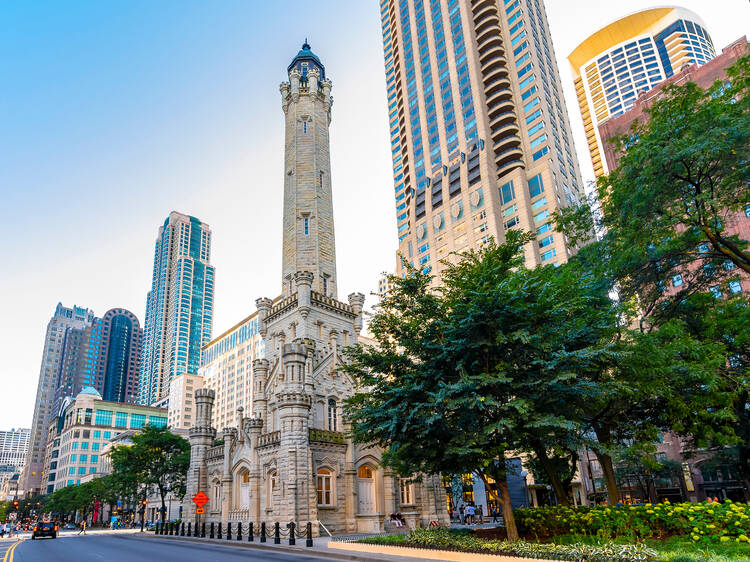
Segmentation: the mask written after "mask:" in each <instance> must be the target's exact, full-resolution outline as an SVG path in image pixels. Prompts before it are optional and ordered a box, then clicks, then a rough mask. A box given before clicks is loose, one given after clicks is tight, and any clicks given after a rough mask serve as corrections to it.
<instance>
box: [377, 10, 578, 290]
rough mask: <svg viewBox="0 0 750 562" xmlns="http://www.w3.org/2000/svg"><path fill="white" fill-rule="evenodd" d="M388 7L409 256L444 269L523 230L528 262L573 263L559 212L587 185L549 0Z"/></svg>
mask: <svg viewBox="0 0 750 562" xmlns="http://www.w3.org/2000/svg"><path fill="white" fill-rule="evenodd" d="M380 7H381V16H382V19H381V22H382V27H383V48H384V55H385V71H386V87H387V96H388V112H389V118H390V134H391V149H392V154H393V174H394V185H395V198H396V212H397V222H398V238H399V251H400V253H401V255H402V256H403V257H404V258H405V259H406V261H408V262H410V263H411V264H413V265H414V266H415V267H417V268H419V269H422V270H425V271H431V272H432V273H433V274H439V273H440V269H441V263H440V261H441V260H443V259H444V258H446V257H447V256H448V254H449V253H450V252H452V251H461V250H465V249H468V248H475V247H477V246H479V245H481V244H482V243H483V242H484V241H486V240H488V239H489V237H494V238H495V239H496V240H498V241H502V240H504V238H505V232H506V231H507V230H509V229H523V230H526V231H531V232H535V233H537V239H536V240H535V241H533V242H530V243H529V244H528V245H527V247H526V249H525V255H526V264H527V265H529V266H534V265H537V264H555V263H557V264H559V263H563V262H565V261H566V260H567V259H568V257H569V255H570V254H571V253H572V251H573V249H572V248H570V247H569V246H568V244H567V243H566V240H565V238H564V237H563V235H562V234H559V233H557V232H554V230H553V228H552V224H551V222H550V215H551V214H552V213H553V212H554V211H555V210H556V209H558V208H560V207H565V206H567V205H570V204H574V203H576V202H577V201H578V200H579V199H580V198H581V197H582V189H583V187H582V185H583V184H582V182H581V177H580V170H579V166H578V161H577V159H576V155H575V150H574V148H573V140H572V136H571V133H570V123H569V121H568V112H567V109H566V106H565V100H564V99H563V95H562V88H561V85H560V76H559V72H558V69H557V65H556V63H555V54H554V50H553V47H552V40H551V37H550V31H549V26H548V24H547V16H546V14H545V11H544V5H543V2H542V0H429V1H427V0H381V3H380ZM399 261H400V260H399ZM402 271H403V267H402V265H401V263H399V264H397V273H399V274H400V273H401V272H402ZM436 278H437V277H436Z"/></svg>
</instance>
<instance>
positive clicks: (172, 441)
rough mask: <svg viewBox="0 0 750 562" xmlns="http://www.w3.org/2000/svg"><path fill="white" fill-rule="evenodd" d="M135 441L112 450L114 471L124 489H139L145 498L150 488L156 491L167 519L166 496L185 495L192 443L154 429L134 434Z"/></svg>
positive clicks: (159, 429) (145, 429) (168, 432)
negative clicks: (136, 487) (138, 487)
mask: <svg viewBox="0 0 750 562" xmlns="http://www.w3.org/2000/svg"><path fill="white" fill-rule="evenodd" d="M132 441H133V444H132V445H118V446H116V447H114V448H113V450H112V453H111V454H110V457H111V459H112V467H113V469H114V472H115V474H119V475H121V476H120V478H121V479H122V481H121V484H122V485H124V486H125V487H131V488H133V487H135V486H140V487H141V488H142V492H143V495H144V496H145V492H146V490H147V489H149V488H155V489H156V490H157V491H158V492H159V496H160V498H161V505H162V507H161V513H162V520H164V519H165V517H166V502H165V498H166V496H167V494H169V493H170V492H171V493H172V494H174V495H175V496H176V497H178V498H180V499H182V497H183V496H184V495H185V488H186V478H187V470H188V467H189V466H190V444H189V443H188V442H187V440H186V439H183V438H182V437H180V436H179V435H175V434H173V433H171V432H170V431H169V430H168V429H167V428H156V427H152V426H146V427H144V428H143V430H142V431H141V432H140V433H137V434H135V435H133V438H132Z"/></svg>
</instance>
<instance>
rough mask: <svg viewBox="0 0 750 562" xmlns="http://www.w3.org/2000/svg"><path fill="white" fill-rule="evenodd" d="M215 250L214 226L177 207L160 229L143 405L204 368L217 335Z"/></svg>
mask: <svg viewBox="0 0 750 562" xmlns="http://www.w3.org/2000/svg"><path fill="white" fill-rule="evenodd" d="M210 252H211V230H210V229H209V227H208V225H207V224H205V223H203V222H201V221H200V220H198V219H197V218H195V217H190V216H187V215H183V214H181V213H177V212H174V211H173V212H172V213H170V214H169V217H167V219H166V220H165V221H164V224H163V225H162V226H161V227H160V228H159V236H158V237H157V240H156V247H155V251H154V268H153V274H152V283H151V290H150V291H149V293H148V296H147V298H146V323H145V328H144V337H143V353H142V359H141V376H140V380H139V391H138V401H139V403H141V404H146V405H150V404H154V403H157V402H159V401H161V400H163V399H165V398H166V397H167V396H168V394H169V382H170V381H171V380H172V379H173V378H174V377H176V376H178V375H181V374H183V373H189V374H197V372H198V367H199V366H200V352H201V347H202V346H203V345H205V344H206V343H208V342H209V341H210V340H211V326H212V318H213V300H214V268H213V266H211V265H210V263H209V260H210Z"/></svg>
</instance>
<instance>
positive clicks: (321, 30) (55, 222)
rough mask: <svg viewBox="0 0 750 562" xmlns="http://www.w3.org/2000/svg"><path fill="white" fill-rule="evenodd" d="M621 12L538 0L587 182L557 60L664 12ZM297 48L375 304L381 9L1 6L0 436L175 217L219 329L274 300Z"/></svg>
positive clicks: (731, 15)
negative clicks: (86, 316)
mask: <svg viewBox="0 0 750 562" xmlns="http://www.w3.org/2000/svg"><path fill="white" fill-rule="evenodd" d="M624 4H625V3H619V2H608V1H607V2H605V1H603V0H546V6H547V15H548V19H549V21H550V26H551V31H552V39H553V44H554V48H555V51H556V55H557V60H558V64H559V65H560V74H561V77H562V79H563V85H564V90H565V98H566V102H567V106H568V111H569V113H570V119H571V124H572V126H573V130H574V140H575V144H576V149H577V152H578V157H579V161H580V163H581V169H582V172H583V177H584V180H587V179H592V178H593V173H592V171H591V164H590V161H589V157H588V153H587V152H586V146H585V137H584V136H583V127H582V125H581V120H580V115H579V113H578V108H577V104H576V101H575V96H574V92H573V88H572V79H571V77H570V76H571V75H570V69H569V67H568V64H567V60H566V58H565V57H566V56H567V55H568V54H569V52H570V51H571V50H572V49H573V48H575V46H576V45H578V43H580V42H581V41H582V40H583V39H585V38H586V36H588V35H589V34H591V33H592V32H594V31H595V30H596V29H598V28H600V27H601V26H603V25H605V24H607V23H609V22H610V21H612V20H613V19H617V18H619V17H621V16H623V15H625V14H626V13H629V12H632V11H637V10H640V9H644V8H648V7H652V6H653V4H652V3H651V2H649V1H646V0H630V1H629V2H627V3H626V4H627V7H626V8H624V9H623V8H622V6H623V5H624ZM680 5H681V6H683V7H686V8H688V9H692V10H694V11H695V12H697V13H698V14H699V15H700V16H701V17H702V18H703V20H704V21H705V23H706V27H707V29H708V30H709V33H710V34H711V35H712V38H713V41H714V44H715V45H716V47H717V49H720V48H721V47H723V46H726V45H727V44H729V43H730V42H732V41H734V40H735V39H737V38H738V37H740V36H742V35H745V34H747V33H748V27H749V24H750V5H749V4H748V2H747V0H714V1H713V2H710V3H708V2H705V0H681V3H680ZM305 38H307V39H308V40H309V42H310V45H311V46H312V49H313V51H314V52H315V53H316V54H317V55H318V56H319V57H320V58H321V59H322V61H323V63H324V64H325V66H326V73H327V75H328V77H329V78H331V80H332V81H333V97H334V100H335V101H334V105H333V121H332V124H331V166H332V180H333V195H334V212H335V220H336V242H337V259H338V277H339V297H340V298H345V295H347V294H349V293H351V292H354V291H359V292H363V293H365V294H368V295H369V293H371V292H372V291H374V290H376V288H377V280H378V278H379V276H380V274H381V273H382V272H384V271H389V270H392V269H393V268H394V266H395V251H396V248H397V240H396V221H395V208H394V202H393V181H392V175H391V162H390V141H389V136H388V119H387V113H386V109H387V106H386V92H385V77H384V69H383V52H382V36H381V30H380V14H379V6H378V2H377V0H327V1H326V0H318V1H316V2H311V1H309V0H304V1H297V0H284V1H267V0H264V1H258V0H236V1H233V0H221V1H218V2H209V1H208V0H206V1H201V2H199V1H195V0H160V1H159V2H150V1H138V0H129V1H128V2H76V1H73V0H70V1H66V2H60V1H57V2H52V1H49V2H45V1H36V2H26V1H17V2H14V1H6V2H3V3H2V6H1V7H0V225H2V226H1V228H2V236H1V237H0V240H2V247H1V248H0V249H1V251H2V254H3V259H2V260H1V261H0V311H2V315H0V429H10V428H11V427H30V425H31V418H32V415H33V410H34V399H35V396H36V388H37V381H38V376H39V367H40V361H41V353H42V348H43V344H44V335H45V330H46V326H47V322H48V321H49V319H50V317H51V316H52V314H53V313H54V310H55V306H56V305H57V303H58V302H62V303H63V304H64V305H66V306H73V305H74V304H76V305H78V306H82V307H88V308H91V309H93V310H94V312H95V313H96V314H97V315H98V316H102V315H104V313H105V312H106V311H107V310H108V309H110V308H115V307H122V308H126V309H128V310H130V311H132V312H133V313H134V314H135V315H136V316H137V317H138V318H139V320H140V321H141V322H143V318H144V312H145V303H146V293H147V291H148V290H149V288H150V282H151V269H152V266H153V251H154V241H155V239H156V235H157V231H158V226H159V225H160V224H161V223H163V221H164V219H165V218H166V216H167V215H168V214H169V212H170V211H172V210H177V211H180V212H182V213H187V214H190V215H194V216H196V217H198V218H200V219H201V220H202V221H204V222H207V223H208V224H209V225H210V226H211V229H212V231H213V241H212V259H211V261H212V263H213V265H214V266H215V267H216V295H215V312H214V334H219V333H221V332H223V331H224V330H226V329H227V328H229V327H231V326H232V325H234V324H235V323H236V322H237V321H239V320H241V319H242V318H244V317H245V316H246V315H248V314H249V313H250V312H252V310H253V308H254V304H253V303H254V302H255V299H256V298H259V297H274V296H276V295H277V294H278V293H279V291H280V277H281V274H280V271H281V212H282V187H283V184H282V182H283V166H282V158H283V118H282V115H283V114H282V110H281V104H280V94H279V91H278V85H279V83H280V82H282V81H283V80H285V79H286V67H287V65H288V64H289V62H290V61H291V59H292V58H293V56H294V55H295V54H296V52H297V51H298V50H299V48H300V45H301V44H302V42H303V41H304V39H305ZM368 302H369V303H370V304H372V303H373V302H374V298H373V297H371V296H369V297H368Z"/></svg>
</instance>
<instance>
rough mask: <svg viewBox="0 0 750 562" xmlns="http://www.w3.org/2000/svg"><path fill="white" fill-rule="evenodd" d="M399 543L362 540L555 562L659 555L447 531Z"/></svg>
mask: <svg viewBox="0 0 750 562" xmlns="http://www.w3.org/2000/svg"><path fill="white" fill-rule="evenodd" d="M401 537H402V539H401V540H399V541H385V540H381V539H383V538H384V537H373V538H369V539H362V540H361V541H359V542H365V543H379V544H383V543H391V544H393V543H398V544H403V545H404V546H414V547H422V548H433V549H448V550H460V551H466V552H482V553H488V554H503V555H508V556H520V557H524V558H553V559H555V560H573V561H577V562H584V561H586V562H593V561H600V560H601V561H604V560H608V561H621V562H636V561H640V560H648V559H650V558H653V557H654V556H656V552H655V551H653V550H650V549H648V548H646V547H645V546H644V545H642V544H636V545H622V544H607V545H587V544H570V545H557V544H550V543H542V544H540V543H529V542H523V541H516V542H508V541H500V540H485V539H481V538H478V537H476V536H475V535H473V534H467V533H457V532H455V531H450V530H448V529H415V530H414V531H411V532H410V533H409V534H407V535H401Z"/></svg>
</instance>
